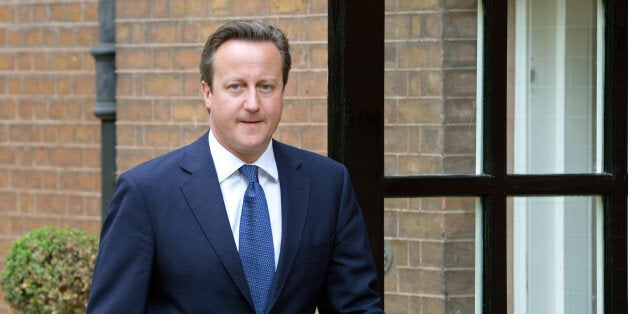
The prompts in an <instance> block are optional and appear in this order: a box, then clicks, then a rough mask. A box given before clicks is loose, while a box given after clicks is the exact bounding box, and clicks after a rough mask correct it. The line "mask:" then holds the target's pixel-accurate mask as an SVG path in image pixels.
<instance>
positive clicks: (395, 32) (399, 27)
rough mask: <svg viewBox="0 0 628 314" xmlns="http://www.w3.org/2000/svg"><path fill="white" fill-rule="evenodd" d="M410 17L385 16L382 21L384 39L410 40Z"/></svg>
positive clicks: (404, 15) (405, 15) (402, 15)
mask: <svg viewBox="0 0 628 314" xmlns="http://www.w3.org/2000/svg"><path fill="white" fill-rule="evenodd" d="M411 17H412V16H409V15H407V14H398V15H394V14H392V15H386V17H385V20H384V30H385V32H384V38H385V39H386V40H390V39H409V38H411V36H410V34H411V29H412V28H411V27H410V26H411V25H410V19H411Z"/></svg>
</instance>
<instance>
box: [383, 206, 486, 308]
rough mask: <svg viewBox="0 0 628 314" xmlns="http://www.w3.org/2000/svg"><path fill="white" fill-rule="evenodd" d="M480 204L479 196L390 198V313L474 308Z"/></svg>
mask: <svg viewBox="0 0 628 314" xmlns="http://www.w3.org/2000/svg"><path fill="white" fill-rule="evenodd" d="M476 206H478V201H477V199H476V198H473V197H447V198H438V197H428V198H388V199H385V201H384V237H385V243H386V245H387V246H388V245H389V249H390V251H388V250H386V252H387V254H386V255H387V257H389V258H388V261H389V262H388V263H385V268H386V272H385V277H384V285H385V286H384V288H385V300H384V304H385V307H386V309H385V310H386V313H408V314H410V313H434V314H438V313H473V312H474V306H475V304H474V302H475V298H476V296H475V292H476V291H478V292H481V291H482V289H481V288H475V285H476V280H477V277H478V276H479V275H481V274H476V273H475V269H476V266H475V265H476V263H479V264H480V265H481V262H478V261H476V256H479V257H481V256H482V254H481V248H477V247H478V246H479V247H481V245H476V237H477V236H476V234H477V233H476V231H475V230H476V226H477V225H478V224H476V218H480V217H481V215H476ZM476 252H480V253H477V254H476ZM477 269H481V267H480V268H477ZM479 282H481V276H479ZM480 300H481V298H480Z"/></svg>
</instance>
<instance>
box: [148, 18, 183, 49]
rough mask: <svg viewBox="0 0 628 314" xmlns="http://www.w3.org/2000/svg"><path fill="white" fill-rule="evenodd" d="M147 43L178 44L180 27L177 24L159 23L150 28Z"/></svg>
mask: <svg viewBox="0 0 628 314" xmlns="http://www.w3.org/2000/svg"><path fill="white" fill-rule="evenodd" d="M146 40H147V41H149V42H151V43H171V44H172V43H178V42H179V27H178V24H176V23H157V24H156V25H155V26H153V27H151V28H149V32H148V37H147V38H146Z"/></svg>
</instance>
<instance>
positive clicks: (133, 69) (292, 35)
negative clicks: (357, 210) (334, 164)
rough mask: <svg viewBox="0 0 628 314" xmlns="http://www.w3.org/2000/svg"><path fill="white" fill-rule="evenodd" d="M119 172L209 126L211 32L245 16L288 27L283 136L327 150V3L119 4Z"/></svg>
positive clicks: (251, 0)
mask: <svg viewBox="0 0 628 314" xmlns="http://www.w3.org/2000/svg"><path fill="white" fill-rule="evenodd" d="M116 5H117V8H116V11H117V12H116V14H117V22H116V26H117V56H116V58H117V59H116V60H117V72H118V93H117V101H118V123H117V130H118V169H119V170H121V171H122V170H126V169H128V168H130V167H132V166H134V165H136V164H138V163H139V162H141V161H144V160H147V159H149V158H151V157H154V156H157V155H160V154H162V153H164V152H166V151H169V150H172V149H174V148H176V147H179V146H182V145H184V144H187V143H189V142H191V141H192V140H194V139H196V138H197V137H198V136H199V135H201V134H202V133H203V132H205V131H206V130H207V127H208V123H207V111H206V109H205V106H204V104H203V101H202V97H201V94H200V78H199V74H198V63H199V59H200V52H201V50H202V48H203V44H204V43H205V40H206V39H207V36H208V35H209V34H210V33H211V32H212V31H213V30H215V29H216V28H217V27H218V26H219V25H221V24H222V23H224V22H226V21H228V20H231V19H234V18H235V17H237V16H246V17H247V18H252V19H260V20H264V21H266V22H269V23H271V24H275V25H277V26H279V27H280V28H282V29H283V30H284V31H285V32H286V33H287V36H288V38H289V40H290V42H291V50H292V55H293V69H292V71H291V74H290V78H289V81H288V85H287V86H286V92H285V101H284V111H283V117H282V122H281V124H280V126H279V129H278V132H277V133H276V136H275V137H276V138H277V139H279V140H282V141H285V142H287V143H290V144H294V145H297V146H300V147H304V148H306V149H310V150H314V151H316V152H319V153H322V154H324V153H325V152H326V149H327V140H326V129H327V128H326V121H327V112H326V110H327V105H326V96H327V87H326V86H327V45H326V41H327V11H326V6H327V2H326V1H322V0H315V1H305V0H301V1H288V0H285V1H256V0H248V1H243V0H232V1H136V0H119V1H117V2H116Z"/></svg>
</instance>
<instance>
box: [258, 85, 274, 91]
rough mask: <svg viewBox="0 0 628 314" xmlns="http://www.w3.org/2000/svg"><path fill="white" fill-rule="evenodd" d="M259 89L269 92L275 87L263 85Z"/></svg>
mask: <svg viewBox="0 0 628 314" xmlns="http://www.w3.org/2000/svg"><path fill="white" fill-rule="evenodd" d="M259 88H260V89H261V90H263V91H266V92H269V91H271V90H272V89H273V85H271V84H261V85H260V86H259Z"/></svg>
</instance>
